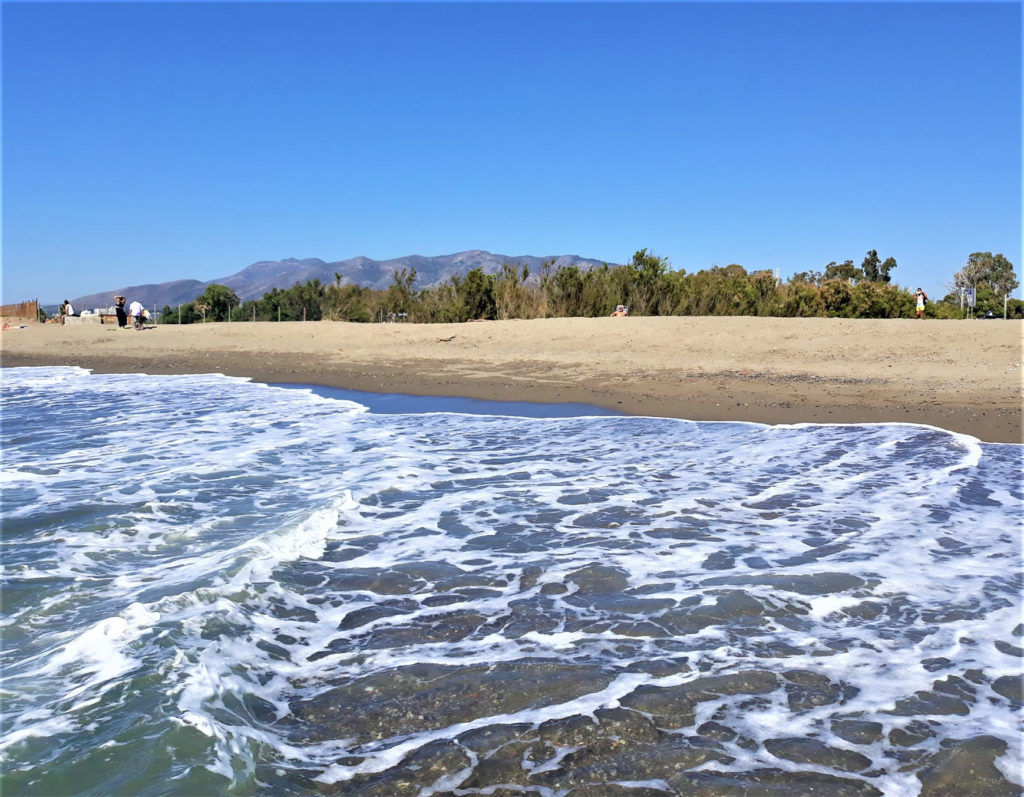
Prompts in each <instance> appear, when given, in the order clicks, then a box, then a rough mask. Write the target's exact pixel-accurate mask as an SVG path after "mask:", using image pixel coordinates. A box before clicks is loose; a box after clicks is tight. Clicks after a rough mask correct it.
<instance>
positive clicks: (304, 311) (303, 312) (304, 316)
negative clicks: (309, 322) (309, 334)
mask: <svg viewBox="0 0 1024 797" xmlns="http://www.w3.org/2000/svg"><path fill="white" fill-rule="evenodd" d="M302 320H303V321H305V320H306V308H305V307H303V308H302Z"/></svg>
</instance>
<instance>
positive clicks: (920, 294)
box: [914, 288, 928, 318]
mask: <svg viewBox="0 0 1024 797" xmlns="http://www.w3.org/2000/svg"><path fill="white" fill-rule="evenodd" d="M914 298H915V299H917V317H918V318H924V303H925V302H927V301H928V294H926V293H925V292H924V291H922V290H921V289H920V288H918V289H917V293H915V294H914Z"/></svg>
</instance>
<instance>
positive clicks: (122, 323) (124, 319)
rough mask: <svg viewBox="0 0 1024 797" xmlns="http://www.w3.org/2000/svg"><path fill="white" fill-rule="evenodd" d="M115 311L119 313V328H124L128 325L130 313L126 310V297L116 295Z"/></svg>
mask: <svg viewBox="0 0 1024 797" xmlns="http://www.w3.org/2000/svg"><path fill="white" fill-rule="evenodd" d="M114 312H115V313H117V327H118V329H124V328H125V327H126V326H128V315H127V313H125V311H124V297H123V296H115V297H114Z"/></svg>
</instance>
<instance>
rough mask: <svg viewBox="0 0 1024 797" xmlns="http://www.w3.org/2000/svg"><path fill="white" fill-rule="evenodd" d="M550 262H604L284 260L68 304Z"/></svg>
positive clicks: (373, 281) (487, 255) (378, 284)
mask: <svg viewBox="0 0 1024 797" xmlns="http://www.w3.org/2000/svg"><path fill="white" fill-rule="evenodd" d="M549 261H554V267H555V268H557V267H559V266H562V265H571V264H577V265H579V266H580V268H584V269H589V268H593V267H595V266H600V265H602V263H603V262H604V261H600V260H592V259H589V258H585V257H580V256H578V255H561V256H554V257H536V256H533V255H516V256H509V255H499V254H492V253H491V252H486V251H484V250H482V249H471V250H468V251H465V252H456V253H455V254H451V255H439V256H436V257H425V256H423V255H407V256H405V257H398V258H394V259H392V260H372V259H370V258H368V257H353V258H350V259H349V260H339V261H335V262H332V263H326V262H324V261H323V260H320V259H319V258H316V257H310V258H305V259H302V260H299V259H296V258H287V259H285V260H261V261H259V262H258V263H253V264H252V265H251V266H246V267H245V268H244V269H242V270H241V271H238V272H236V273H234V274H231V275H229V276H226V277H220V278H217V279H212V280H209V281H207V282H200V281H199V280H175V281H173V282H163V283H159V284H149V285H129V286H125V287H121V288H111V289H109V290H105V291H101V292H99V293H92V294H88V295H86V296H80V297H78V298H77V299H74V300H73V301H72V304H73V305H74V306H75V307H79V308H82V309H86V308H95V307H108V306H109V305H111V304H112V303H113V297H114V295H115V294H118V293H120V294H124V295H125V296H127V297H128V301H131V300H132V299H138V300H139V301H140V302H142V303H143V304H144V305H146V306H147V307H153V306H154V305H155V306H156V307H162V306H163V305H165V304H167V305H171V306H172V307H173V306H176V305H179V304H184V303H185V302H190V301H192V300H193V299H195V298H196V297H197V296H199V295H200V294H201V293H202V292H203V291H204V290H205V289H206V286H207V285H210V284H212V283H219V284H221V285H227V286H228V287H229V288H231V289H232V290H233V291H234V292H235V293H236V294H238V297H239V298H240V299H242V300H243V301H244V300H247V299H259V298H261V297H262V296H263V294H265V293H267V292H268V291H270V290H272V289H273V288H282V289H284V288H290V287H291V286H292V285H294V284H295V283H296V282H299V283H304V282H306V281H307V280H312V279H318V280H320V281H321V282H322V283H324V284H326V285H330V284H332V283H334V282H335V280H336V279H337V275H340V276H341V279H342V282H346V283H355V284H357V285H363V286H366V287H368V288H375V289H384V288H387V287H388V285H390V284H391V283H392V282H394V276H395V274H396V273H397V272H399V271H401V270H402V269H405V268H415V269H416V287H417V288H419V289H423V288H429V287H431V286H433V285H437V284H438V283H441V282H444V281H445V280H447V279H448V278H450V277H451V276H452V275H453V274H458V275H460V276H461V275H463V274H466V273H467V272H469V271H472V270H473V269H474V268H481V269H483V270H484V272H486V273H487V274H496V273H498V272H500V271H501V267H502V266H503V265H505V264H506V263H511V264H521V265H525V266H527V267H528V268H529V269H530V273H531V274H539V273H540V270H541V268H542V267H543V265H544V263H546V262H549Z"/></svg>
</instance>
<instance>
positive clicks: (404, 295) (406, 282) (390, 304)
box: [385, 268, 416, 314]
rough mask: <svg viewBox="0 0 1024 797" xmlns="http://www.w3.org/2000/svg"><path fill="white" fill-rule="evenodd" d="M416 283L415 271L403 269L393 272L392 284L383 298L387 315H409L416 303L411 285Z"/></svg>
mask: <svg viewBox="0 0 1024 797" xmlns="http://www.w3.org/2000/svg"><path fill="white" fill-rule="evenodd" d="M415 282H416V269H414V268H403V269H399V270H398V271H396V272H395V277H394V282H393V283H392V284H391V285H389V286H388V292H387V296H386V298H385V304H386V305H387V307H386V309H387V312H388V313H406V314H408V313H410V312H411V311H412V309H413V305H414V303H415V302H416V292H415V291H414V290H413V287H412V286H413V284H414V283H415Z"/></svg>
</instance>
